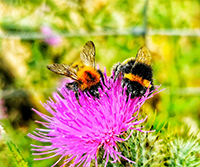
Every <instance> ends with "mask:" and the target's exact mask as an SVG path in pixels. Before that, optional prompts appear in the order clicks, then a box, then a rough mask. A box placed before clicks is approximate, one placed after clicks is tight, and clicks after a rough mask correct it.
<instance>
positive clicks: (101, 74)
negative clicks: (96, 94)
mask: <svg viewBox="0 0 200 167" xmlns="http://www.w3.org/2000/svg"><path fill="white" fill-rule="evenodd" d="M97 72H98V73H99V75H100V77H101V80H102V82H103V84H104V86H105V87H106V88H107V89H109V88H108V87H107V85H106V84H105V80H104V76H103V73H102V72H101V71H100V70H97ZM100 85H101V84H100ZM101 87H102V85H101ZM101 89H102V90H103V87H102V88H101Z"/></svg>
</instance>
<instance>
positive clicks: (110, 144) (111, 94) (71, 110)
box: [28, 72, 157, 166]
mask: <svg viewBox="0 0 200 167" xmlns="http://www.w3.org/2000/svg"><path fill="white" fill-rule="evenodd" d="M104 77H105V83H106V85H107V86H108V87H109V88H110V89H107V88H105V87H103V89H104V90H103V91H102V90H99V92H100V95H101V97H100V98H99V99H93V97H88V96H87V95H86V94H85V93H83V92H80V96H79V101H80V103H81V106H80V105H79V103H78V102H77V100H76V98H75V96H74V92H72V91H70V90H67V89H66V87H65V85H63V86H62V87H61V88H58V90H59V93H53V98H54V101H53V100H52V99H50V100H48V101H47V102H46V103H44V104H43V106H44V107H45V109H46V110H47V111H48V112H49V113H51V115H52V116H47V115H45V114H43V113H41V112H39V111H37V110H34V111H35V112H36V113H37V114H38V115H39V116H41V117H42V118H43V119H44V120H45V121H46V122H40V121H37V122H38V123H41V124H42V125H43V126H44V127H45V129H37V131H38V132H34V134H28V136H29V137H31V138H33V139H35V140H38V141H41V142H47V143H50V145H48V146H37V145H32V146H33V147H35V148H34V149H32V150H33V151H36V152H39V153H33V154H34V155H43V154H50V153H53V155H51V156H48V157H45V158H37V159H35V160H43V159H48V158H51V157H54V156H57V155H59V156H60V158H59V160H58V161H57V162H56V163H55V164H54V165H53V166H55V165H56V164H57V163H58V162H59V161H61V160H62V159H63V158H65V160H64V161H63V165H62V166H64V165H65V164H67V163H69V162H70V161H72V160H73V164H71V166H75V165H78V166H79V165H81V164H82V165H83V166H90V164H91V161H92V160H93V159H94V160H95V164H96V166H98V164H97V156H98V151H99V149H100V148H101V149H103V150H104V156H103V158H104V159H105V166H106V165H107V163H108V160H109V159H112V162H113V163H115V162H116V161H120V157H121V158H124V159H125V160H127V161H129V162H130V163H135V162H133V161H131V160H129V159H127V158H126V157H124V156H123V155H122V154H121V153H120V152H119V151H118V147H117V143H118V142H123V141H125V140H127V139H128V138H129V137H130V135H131V134H132V132H133V131H134V130H137V131H141V132H145V131H143V130H142V128H143V127H141V126H140V128H137V127H136V126H137V125H139V124H141V123H143V122H144V121H145V120H146V118H145V119H140V120H138V118H139V109H140V107H141V106H142V104H143V103H144V102H145V101H146V100H147V99H148V98H150V97H152V96H153V94H151V95H149V91H148V90H147V92H146V93H145V95H144V96H143V97H140V98H139V97H136V98H134V99H130V98H128V100H127V97H126V95H125V93H124V94H123V92H124V89H123V88H122V87H121V80H122V78H121V77H119V78H118V79H117V80H116V81H115V82H114V81H113V77H110V78H109V77H107V76H106V72H104ZM102 85H103V84H102ZM156 90H157V88H156ZM148 95H149V96H148ZM128 130H129V131H130V135H129V136H128V137H127V138H125V139H124V137H122V135H124V134H125V133H126V132H127V131H128Z"/></svg>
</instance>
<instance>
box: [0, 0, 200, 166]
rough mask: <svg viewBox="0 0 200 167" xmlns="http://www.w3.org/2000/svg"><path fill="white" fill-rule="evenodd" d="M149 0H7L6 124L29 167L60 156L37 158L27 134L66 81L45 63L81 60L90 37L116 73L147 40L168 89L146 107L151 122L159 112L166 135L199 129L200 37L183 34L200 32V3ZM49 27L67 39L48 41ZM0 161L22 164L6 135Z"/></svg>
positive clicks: (3, 13)
mask: <svg viewBox="0 0 200 167" xmlns="http://www.w3.org/2000/svg"><path fill="white" fill-rule="evenodd" d="M145 3H146V1H137V0H127V1H108V0H93V1H92V0H87V1H86V0H59V1H56V0H41V1H39V0H31V1H25V0H2V1H1V2H0V88H1V92H0V99H3V100H4V105H5V107H6V108H7V112H6V115H7V118H4V119H1V120H0V121H1V125H3V126H4V128H5V130H6V131H7V133H8V134H9V135H10V137H11V139H13V140H14V143H15V144H16V145H17V146H18V148H19V150H21V153H22V155H23V156H24V158H25V160H26V161H27V162H28V164H29V166H30V167H35V166H37V167H39V166H41V167H43V166H50V165H51V164H53V162H55V160H56V159H50V160H46V161H33V156H32V155H31V151H30V149H31V148H30V144H31V143H36V141H32V139H30V138H28V137H27V136H26V135H27V133H28V132H32V131H33V130H34V129H35V128H36V127H38V126H39V125H37V124H36V123H34V120H35V119H39V120H40V118H38V117H37V115H35V114H34V113H33V112H32V111H31V108H36V109H37V110H39V111H41V112H44V113H46V111H45V110H44V108H43V107H42V105H41V104H40V101H42V102H45V100H46V99H48V97H49V96H51V94H52V92H53V91H56V87H57V86H59V85H60V84H61V83H62V80H63V78H62V77H60V76H57V75H56V74H53V73H51V72H50V71H48V70H47V68H46V65H48V64H52V63H55V62H56V63H66V64H70V63H72V62H74V61H78V60H79V54H80V51H81V50H82V47H83V46H84V44H85V43H86V42H87V41H89V40H92V41H93V42H94V43H95V46H96V50H97V54H96V62H97V63H98V64H99V65H100V68H101V69H103V68H104V67H106V69H107V72H108V73H109V74H110V71H111V68H112V66H113V65H114V64H115V63H117V62H121V61H123V60H125V59H126V58H129V57H132V56H133V57H135V55H136V53H137V50H138V49H139V48H140V47H141V46H143V45H146V46H147V47H148V48H149V50H150V51H151V53H152V66H153V70H154V79H155V81H154V83H155V85H160V84H162V86H161V88H166V89H165V90H164V91H162V92H161V93H159V94H158V95H156V96H155V97H154V98H153V99H151V100H149V101H147V102H146V104H145V105H144V106H143V107H142V110H143V112H144V113H146V114H147V115H148V120H147V126H148V125H149V126H150V123H149V122H151V119H153V117H154V116H155V114H154V113H155V112H156V113H157V116H156V118H155V122H154V126H155V127H157V132H158V131H159V129H161V127H163V125H165V126H164V128H165V127H168V126H169V124H170V126H171V127H172V128H171V130H170V131H167V130H166V131H164V132H163V133H164V136H165V135H166V136H167V135H168V134H170V133H173V131H174V132H176V133H177V134H182V133H184V131H185V129H187V128H189V127H190V132H188V134H191V133H194V134H196V133H197V132H198V131H199V128H200V121H199V120H200V59H199V55H200V35H196V36H193V35H192V36H190V35H184V32H188V33H189V32H190V30H193V31H196V34H200V2H199V0H184V1H181V0H168V1H164V0H149V1H148V4H147V7H145ZM146 19H147V20H146ZM42 25H49V26H50V27H51V28H52V29H53V30H54V31H55V32H57V34H60V36H61V37H62V42H61V43H60V44H59V45H58V46H49V45H47V44H45V43H44V41H43V35H42V34H41V33H40V27H41V26H42ZM138 27H139V28H138ZM136 28H138V30H141V28H144V30H145V28H147V30H149V31H150V30H156V29H160V30H163V29H164V30H166V31H167V32H172V31H173V30H174V29H177V30H178V31H182V32H183V30H184V32H183V34H182V35H181V34H180V35H174V36H173V35H158V34H157V35H148V34H146V35H145V32H143V31H139V33H134V32H135V31H137V29H136ZM135 29H136V30H135ZM142 30H143V29H142ZM137 32H138V31H137ZM2 112H3V111H1V112H0V114H2ZM155 133H156V132H155ZM196 137H197V138H199V136H196ZM182 138H183V139H184V140H186V141H187V139H188V138H189V137H188V135H182ZM173 141H176V142H177V141H178V139H177V140H173ZM38 144H40V143H38ZM0 162H1V163H0V166H2V167H4V166H16V163H15V162H14V160H13V157H12V155H11V153H10V152H9V150H8V148H7V147H6V145H5V143H4V142H3V141H2V140H1V139H0ZM169 163H170V162H169ZM171 164H172V163H171ZM168 165H169V164H168ZM169 166H170V165H169ZM172 166H175V165H172ZM177 166H178V165H177Z"/></svg>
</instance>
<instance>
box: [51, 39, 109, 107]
mask: <svg viewBox="0 0 200 167" xmlns="http://www.w3.org/2000/svg"><path fill="white" fill-rule="evenodd" d="M95 52H96V51H95V46H94V43H93V42H92V41H88V42H87V43H86V44H85V46H84V47H83V50H82V52H81V53H80V58H81V60H82V62H81V63H73V64H72V65H66V64H52V65H48V66H47V68H48V69H49V70H51V71H53V72H55V73H57V74H60V75H64V76H66V77H69V78H71V79H72V80H74V82H71V83H67V84H66V87H67V89H69V90H72V91H74V92H75V97H76V99H77V101H78V102H79V95H80V93H79V90H81V91H83V92H86V94H87V95H88V96H90V95H91V96H93V97H96V98H99V90H98V89H99V88H101V89H102V90H103V87H102V85H101V82H100V81H102V83H103V84H104V85H105V81H104V77H103V73H102V72H101V71H100V70H97V69H96V68H95ZM105 86H106V85H105ZM106 87H107V86H106ZM88 93H89V94H90V95H89V94H88ZM79 104H80V103H79Z"/></svg>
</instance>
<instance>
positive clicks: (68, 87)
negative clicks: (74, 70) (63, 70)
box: [66, 82, 74, 90]
mask: <svg viewBox="0 0 200 167" xmlns="http://www.w3.org/2000/svg"><path fill="white" fill-rule="evenodd" d="M73 86H74V82H71V83H67V84H66V88H67V89H68V90H73Z"/></svg>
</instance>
